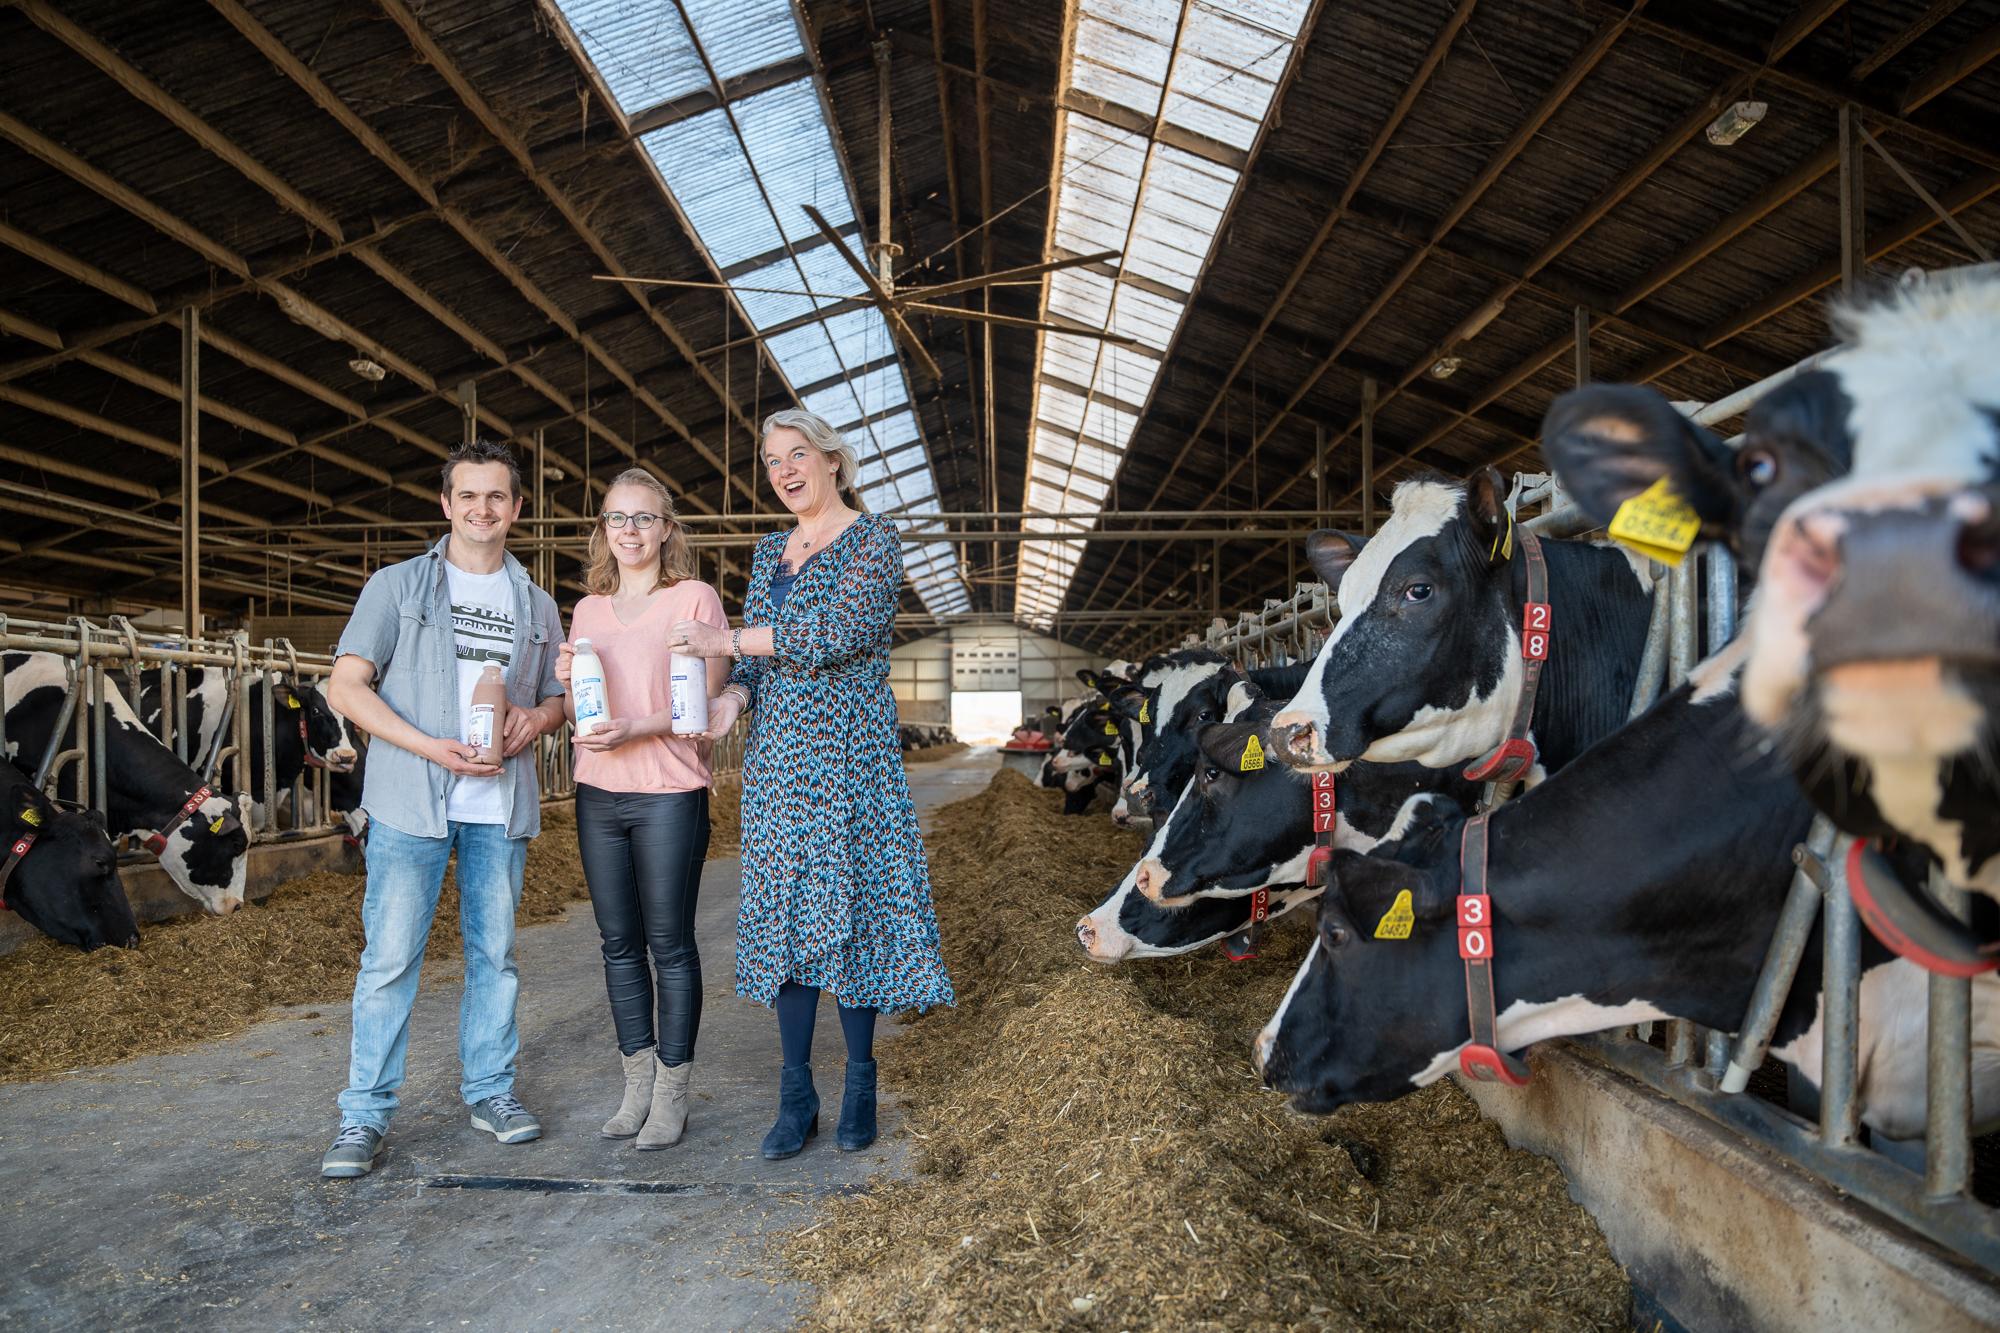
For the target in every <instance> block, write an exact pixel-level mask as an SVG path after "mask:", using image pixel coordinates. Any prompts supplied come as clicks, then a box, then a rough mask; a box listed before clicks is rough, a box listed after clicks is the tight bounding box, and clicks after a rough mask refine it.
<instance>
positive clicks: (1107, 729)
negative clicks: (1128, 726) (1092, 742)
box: [1104, 722, 1118, 736]
mask: <svg viewBox="0 0 2000 1333" xmlns="http://www.w3.org/2000/svg"><path fill="white" fill-rule="evenodd" d="M1104 734H1105V735H1107V736H1116V735H1117V734H1118V728H1116V727H1114V726H1112V725H1111V724H1110V723H1109V722H1106V723H1105V724H1104Z"/></svg>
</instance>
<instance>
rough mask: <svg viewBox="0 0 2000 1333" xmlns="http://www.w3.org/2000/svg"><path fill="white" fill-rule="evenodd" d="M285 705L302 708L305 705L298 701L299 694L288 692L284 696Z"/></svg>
mask: <svg viewBox="0 0 2000 1333" xmlns="http://www.w3.org/2000/svg"><path fill="white" fill-rule="evenodd" d="M285 707H287V708H304V707H305V705H304V704H302V703H300V702H299V696H298V695H296V694H288V695H286V696H285Z"/></svg>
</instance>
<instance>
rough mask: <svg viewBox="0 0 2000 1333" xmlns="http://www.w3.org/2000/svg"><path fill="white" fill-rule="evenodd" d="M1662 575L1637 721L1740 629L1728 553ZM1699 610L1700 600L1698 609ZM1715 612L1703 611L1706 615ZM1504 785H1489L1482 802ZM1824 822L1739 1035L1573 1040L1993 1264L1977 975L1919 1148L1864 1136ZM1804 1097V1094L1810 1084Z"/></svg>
mask: <svg viewBox="0 0 2000 1333" xmlns="http://www.w3.org/2000/svg"><path fill="white" fill-rule="evenodd" d="M1824 355H1825V354H1822V356H1821V357H1814V358H1812V359H1811V360H1810V361H1807V362H1802V363H1800V365H1799V366H1796V367H1793V368H1792V369H1791V370H1788V371H1785V372H1781V373H1780V374H1779V375H1776V376H1773V377H1772V378H1771V379H1769V380H1766V381H1763V382H1761V383H1759V384H1756V385H1752V386H1751V387H1750V388H1748V389H1745V390H1742V391H1740V392H1739V393H1737V394H1733V395H1731V396H1730V397H1729V398H1728V399H1724V400H1720V401H1718V402H1716V403H1713V404H1709V405H1700V404H1678V405H1677V406H1680V407H1681V409H1682V411H1683V412H1685V413H1686V414H1688V415H1690V416H1692V417H1693V418H1694V419H1695V420H1696V421H1699V422H1701V423H1702V424H1704V425H1714V424H1719V423H1721V422H1724V421H1727V420H1729V419H1731V418H1733V417H1735V416H1738V415H1740V414H1741V413H1742V412H1743V411H1745V410H1746V409H1747V408H1748V407H1749V406H1750V404H1751V403H1753V402H1755V401H1756V399H1757V398H1758V397H1760V396H1761V395H1762V394H1763V393H1765V392H1768V391H1769V390H1771V389H1773V388H1776V387H1777V385H1778V384H1780V383H1783V382H1784V381H1785V380H1787V379H1789V378H1791V377H1792V376H1793V375H1795V374H1797V373H1798V372H1799V371H1800V370H1802V369H1805V368H1808V367H1810V366H1811V365H1814V364H1818V363H1819V362H1820V360H1821V359H1822V358H1823V356H1824ZM1536 503H1542V504H1545V505H1546V506H1547V508H1546V511H1545V512H1544V513H1542V514H1540V515H1538V516H1536V517H1534V518H1530V519H1527V520H1524V521H1523V522H1522V526H1523V527H1525V528H1528V529H1531V530H1534V531H1536V532H1538V533H1539V534H1541V535H1543V536H1547V537H1571V536H1580V535H1584V534H1586V533H1588V532H1591V531H1593V530H1594V529H1593V525H1592V524H1591V523H1590V521H1589V520H1588V519H1587V518H1585V517H1584V516H1583V515H1582V514H1581V512H1580V511H1578V510H1577V509H1575V508H1574V507H1573V506H1569V505H1567V504H1566V503H1565V502H1564V501H1563V498H1562V495H1561V492H1560V490H1559V488H1557V486H1556V485H1555V483H1554V481H1553V479H1551V478H1547V477H1537V476H1523V477H1519V478H1517V479H1516V482H1515V485H1514V488H1513V495H1512V496H1511V497H1510V500H1509V505H1510V507H1517V506H1518V507H1519V508H1526V507H1528V506H1529V505H1532V504H1536ZM1654 568H1655V573H1656V574H1658V575H1660V576H1661V582H1660V585H1659V591H1660V593H1661V594H1663V595H1658V596H1656V597H1655V600H1654V604H1653V617H1652V621H1651V624H1650V627H1649V629H1648V632H1647V638H1646V647H1645V651H1644V654H1643V656H1642V658H1641V660H1640V668H1639V676H1638V681H1637V683H1636V686H1635V689H1634V694H1633V700H1632V705H1631V710H1630V716H1632V717H1636V716H1638V715H1639V714H1640V713H1642V712H1644V711H1645V710H1646V709H1648V708H1650V707H1651V706H1652V705H1653V704H1654V702H1656V701H1657V699H1658V698H1659V696H1660V694H1661V692H1662V690H1663V688H1669V689H1670V688H1672V687H1674V686H1677V685H1679V684H1680V683H1681V681H1683V680H1684V679H1685V678H1686V677H1687V675H1688V673H1689V671H1691V670H1692V669H1693V667H1694V666H1695V664H1696V663H1697V662H1698V661H1699V660H1700V659H1701V658H1702V656H1703V655H1704V654H1703V652H1702V647H1703V638H1704V635H1703V630H1704V619H1705V628H1706V636H1705V637H1706V641H1707V642H1706V649H1707V652H1708V653H1713V652H1715V651H1717V650H1718V649H1720V648H1721V647H1722V646H1723V645H1724V644H1726V643H1727V642H1729V640H1730V639H1731V638H1733V637H1734V636H1735V634H1736V630H1737V602H1738V589H1737V571H1736V566H1735V562H1734V560H1733V559H1732V558H1731V556H1730V554H1729V553H1728V552H1727V551H1726V550H1722V549H1720V548H1716V547H1712V546H1711V547H1707V548H1705V549H1702V550H1700V551H1698V552H1692V553H1690V554H1689V556H1688V557H1687V558H1686V559H1685V560H1684V561H1683V562H1682V563H1681V564H1680V566H1679V567H1677V568H1674V569H1671V570H1668V569H1666V568H1665V567H1664V566H1658V565H1656V566H1655V567H1654ZM1704 604H1705V605H1704ZM1704 610H1705V612H1706V615H1705V617H1704V614H1703V612H1704ZM1338 614H1339V608H1338V606H1337V605H1336V604H1334V603H1333V602H1332V600H1331V599H1330V598H1329V596H1328V593H1327V589H1326V588H1325V586H1324V585H1321V584H1303V583H1302V584H1299V585H1298V586H1297V588H1296V589H1295V590H1294V592H1293V594H1292V596H1290V597H1287V598H1282V599H1272V600H1270V601H1267V602H1265V603H1264V606H1263V608H1262V609H1261V610H1258V611H1251V612H1244V613H1242V614H1240V615H1239V616H1238V617H1237V618H1236V620H1235V621H1233V622H1231V621H1226V620H1222V619H1217V620H1215V621H1213V622H1211V625H1210V627H1209V630H1208V632H1207V633H1206V634H1203V635H1199V636H1197V635H1189V636H1188V637H1187V638H1186V639H1185V640H1183V642H1182V644H1181V645H1180V646H1182V647H1196V646H1206V647H1210V648H1214V649H1217V650H1219V651H1221V652H1223V653H1226V654H1228V655H1230V656H1231V657H1232V658H1233V659H1235V660H1236V661H1238V662H1239V663H1240V664H1241V665H1243V666H1246V667H1257V666H1273V665H1284V664H1286V663H1289V662H1295V661H1303V660H1309V659H1310V658H1311V657H1312V656H1313V655H1314V654H1315V653H1317V652H1318V650H1319V647H1320V645H1321V644H1322V643H1324V642H1325V639H1326V636H1327V635H1328V634H1329V633H1330V632H1331V630H1332V626H1333V621H1334V618H1335V617H1336V616H1337V615H1338ZM1509 794H1511V793H1509V792H1506V791H1494V790H1493V789H1492V786H1491V784H1489V787H1488V798H1489V800H1502V799H1505V798H1506V797H1507V796H1508V795H1509ZM1851 841H1852V840H1851V839H1850V838H1848V837H1846V836H1845V835H1839V836H1836V834H1835V831H1834V829H1833V827H1832V825H1831V824H1829V823H1828V822H1827V821H1826V820H1825V819H1823V818H1822V819H1818V820H1815V821H1814V823H1813V826H1812V830H1811V832H1810V833H1809V835H1808V837H1807V840H1806V842H1805V843H1804V844H1802V845H1801V846H1799V847H1797V848H1795V849H1794V850H1793V860H1794V862H1795V863H1796V864H1797V865H1798V866H1799V870H1798V873H1797V874H1796V875H1795V876H1794V877H1793V880H1792V883H1791V886H1790V888H1789V891H1788V895H1787V898H1786V902H1785V905H1784V908H1783V911H1782V913H1781V916H1780V919H1779V924H1778V927H1777V929H1776V931H1775V932H1774V934H1773V936H1772V939H1771V942H1770V945H1769V947H1768V951H1767V953H1766V957H1765V962H1764V965H1763V969H1762V971H1761V973H1760V975H1759V978H1758V981H1757V983H1756V986H1755V988H1754V990H1753V992H1752V996H1751V1000H1750V1004H1749V1009H1748V1012H1747V1013H1746V1014H1745V1015H1744V1018H1743V1021H1742V1023H1741V1025H1740V1028H1739V1030H1738V1031H1737V1032H1734V1033H1724V1032H1716V1031H1708V1030H1705V1029H1702V1028H1699V1027H1698V1026H1697V1025H1695V1024H1693V1023H1690V1022H1685V1021H1676V1022H1671V1023H1668V1024H1667V1025H1666V1031H1665V1033H1664V1034H1663V1035H1664V1043H1663V1047H1660V1046H1655V1045H1654V1044H1653V1043H1652V1040H1651V1037H1652V1032H1651V1027H1652V1025H1651V1024H1645V1025H1642V1026H1640V1027H1638V1028H1629V1027H1628V1028H1625V1029H1621V1030H1619V1031H1617V1032H1613V1033H1605V1034H1600V1035H1598V1036H1595V1037H1590V1038H1583V1039H1580V1044H1581V1045H1582V1046H1583V1047H1584V1048H1585V1049H1587V1050H1589V1051H1591V1052H1592V1053H1593V1054H1594V1055H1595V1056H1596V1057H1597V1058H1598V1059H1600V1060H1602V1061H1604V1062H1605V1063H1606V1064H1609V1065H1611V1066H1612V1067H1614V1068H1616V1069H1618V1070H1620V1071H1622V1072H1624V1073H1625V1074H1628V1075H1630V1076H1631V1077H1633V1078H1636V1079H1638V1080H1640V1081H1641V1082H1643V1083H1645V1084H1647V1085H1648V1086H1650V1087H1651V1088H1653V1089H1654V1090H1655V1091H1657V1092H1659V1093H1661V1094H1663V1095H1665V1096H1667V1097H1670V1098H1672V1099H1673V1100H1674V1101H1676V1102H1679V1103H1680V1104H1681V1105H1683V1106H1686V1107H1688V1108H1690V1109H1692V1110H1694V1111H1696V1112H1698V1113H1699V1114H1701V1115H1702V1116H1704V1117H1706V1118H1707V1119H1709V1120H1712V1121H1714V1122H1716V1123H1718V1124H1721V1125H1725V1126H1727V1127H1729V1128H1730V1129H1731V1130H1733V1131H1735V1132H1737V1133H1739V1134H1741V1135H1743V1136H1744V1137H1745V1138H1748V1139H1750V1140H1753V1141H1755V1142H1756V1143H1759V1144H1762V1145H1763V1146H1764V1147H1766V1148H1769V1149H1771V1150H1774V1151H1776V1152H1778V1153H1780V1154H1782V1155H1783V1156H1784V1157H1786V1158H1787V1159H1788V1160H1789V1161H1790V1162H1792V1163H1793V1164H1794V1165H1796V1166H1797V1167H1799V1168H1800V1169H1802V1170H1804V1171H1806V1172H1808V1173H1810V1174H1811V1175H1814V1176H1816V1177H1818V1178H1819V1179H1820V1180H1822V1181H1823V1182H1825V1183H1826V1184H1827V1185H1829V1186H1831V1187H1833V1188H1834V1189H1837V1190H1839V1191H1842V1192H1844V1193H1846V1194H1849V1195H1851V1196H1853V1197H1854V1198H1856V1199H1859V1200H1861V1201H1863V1202H1865V1203H1867V1204H1869V1205H1871V1206H1873V1207H1874V1208H1876V1209H1878V1210H1879V1211H1881V1212H1882V1213H1884V1214H1886V1215H1887V1216H1889V1217H1891V1218H1894V1219H1895V1220H1896V1221H1897V1222H1899V1223H1901V1224H1903V1225H1904V1226H1906V1227H1909V1228H1910V1229H1911V1230H1913V1231H1916V1232H1918V1233H1919V1234H1921V1235H1924V1236H1926V1237H1928V1238H1930V1239H1931V1240H1933V1241H1936V1242H1937V1243H1939V1244H1940V1245H1943V1246H1944V1247H1946V1248H1947V1249H1949V1250H1952V1251H1954V1252H1956V1253H1957V1254H1959V1255H1961V1256H1963V1257H1964V1258H1966V1259H1969V1260H1971V1261H1972V1262H1974V1263H1976V1264H1978V1265H1979V1266H1980V1267H1982V1268H1984V1269H1986V1270H1988V1271H1990V1272H2000V1211H1996V1210H1995V1209H1994V1208H1992V1207H1990V1206H1988V1205H1987V1204H1985V1203H1982V1202H1980V1201H1979V1200H1977V1199H1975V1198H1974V1197H1973V1195H1972V1146H1971V1145H1972V1128H1973V1120H1972V1116H1973V1107H1972V1084H1971V1068H1972V1031H1971V1006H1972V998H1971V995H1972V992H1971V987H1972V983H1971V982H1970V981H1967V980H1963V979H1955V978H1951V977H1945V976H1940V975H1937V974H1932V975H1931V976H1930V978H1929V982H1928V984H1929V988H1930V990H1929V1015H1928V1018H1929V1027H1928V1036H1927V1041H1928V1049H1927V1052H1926V1055H1927V1061H1926V1075H1927V1080H1926V1081H1927V1103H1926V1104H1927V1106H1928V1107H1929V1108H1930V1113H1929V1115H1928V1117H1927V1121H1926V1128H1925V1136H1924V1139H1923V1141H1922V1143H1921V1145H1919V1144H1917V1143H1916V1142H1915V1141H1912V1142H1910V1143H1907V1144H1895V1143H1890V1142H1887V1141H1882V1140H1873V1141H1871V1139H1870V1136H1869V1134H1868V1133H1867V1132H1866V1131H1865V1130H1864V1129H1863V1127H1862V1126H1861V1124H1860V1103H1859V1099H1858V1097H1857V1094H1856V1087H1855V1084H1856V1075H1857V1065H1858V1059H1859V1023H1860V986H1861V929H1862V927H1861V922H1860V918H1859V916H1858V915H1857V913H1856V911H1855V907H1854V903H1853V900H1852V898H1851V896H1850V894H1849V890H1848V883H1847V849H1848V847H1849V845H1850V844H1851ZM1930 890H1931V892H1932V894H1933V895H1934V896H1935V897H1936V898H1937V900H1938V901H1939V903H1940V904H1941V905H1943V906H1944V907H1945V908H1946V910H1948V911H1949V912H1951V913H1952V914H1953V915H1955V916H1957V917H1959V918H1960V919H1961V920H1963V919H1965V918H1966V917H1967V915H1968V908H1967V904H1966V898H1965V895H1964V894H1963V893H1962V892H1959V891H1958V890H1955V889H1953V888H1952V887H1951V886H1949V885H1947V884H1945V883H1944V882H1943V881H1942V880H1941V879H1940V878H1938V877H1937V876H1936V875H1933V876H1932V879H1931V884H1930ZM1816 922H1817V923H1819V924H1820V928H1821V930H1822V931H1823V936H1822V944H1823V959H1824V961H1823V965H1822V968H1823V970H1822V977H1821V986H1822V990H1821V994H1822V996H1823V997H1824V999H1823V1006H1824V1007H1823V1009H1822V1041H1823V1046H1822V1052H1821V1068H1822V1082H1821V1086H1820V1089H1819V1095H1818V1098H1817V1101H1818V1105H1817V1107H1816V1108H1815V1107H1812V1106H1811V1105H1809V1103H1810V1101H1811V1100H1812V1099H1811V1098H1810V1097H1809V1096H1808V1097H1802V1098H1799V1099H1798V1101H1799V1103H1800V1104H1799V1105H1798V1106H1796V1107H1793V1106H1779V1105H1776V1104H1774V1103H1773V1102H1770V1101H1768V1100H1765V1099H1763V1098H1761V1097H1757V1096H1745V1095H1743V1093H1744V1092H1745V1091H1746V1088H1747V1086H1748V1084H1749V1080H1750V1076H1751V1075H1752V1074H1753V1073H1755V1072H1756V1071H1757V1070H1759V1069H1760V1068H1762V1066H1763V1065H1764V1063H1765V1060H1766V1057H1767V1056H1768V1054H1769V1050H1770V1043H1771V1036H1772V1032H1773V1029H1774V1028H1775V1026H1776V1024H1777V1021H1778V1016H1779V1011H1780V1010H1781V1008H1782V1007H1783V1005H1784V1001H1785V997H1786V994H1787V993H1788V991H1789V990H1790V988H1791V986H1792V983H1793V980H1794V978H1795V977H1796V976H1797V973H1798V969H1799V964H1800V960H1801V957H1802V955H1803V954H1804V951H1805V947H1806V944H1807V941H1808V939H1809V933H1810V932H1811V930H1812V929H1813V927H1814V925H1815V923H1816ZM1807 1091H1808V1092H1809V1089H1807Z"/></svg>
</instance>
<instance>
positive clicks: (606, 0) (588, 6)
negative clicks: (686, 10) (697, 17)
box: [558, 0, 708, 116]
mask: <svg viewBox="0 0 2000 1333" xmlns="http://www.w3.org/2000/svg"><path fill="white" fill-rule="evenodd" d="M558 3H559V5H560V7H561V9H562V13H563V17H564V18H565V19H567V20H568V21H569V26H570V27H571V28H572V29H573V30H575V32H576V35H577V39H578V40H579V41H581V42H582V43H583V49H584V51H585V52H587V53H588V54H589V56H590V59H591V61H592V63H594V64H595V65H596V66H597V70H598V73H600V74H602V75H603V76H604V82H605V85H606V86H607V87H609V88H610V89H611V95H612V96H613V97H615V98H617V99H618V105H619V107H620V108H621V109H622V110H624V112H625V113H626V114H627V115H628V116H629V115H631V114H632V113H634V112H637V111H643V110H644V109H646V108H647V107H650V106H657V105H658V104H659V103H661V102H669V101H672V100H673V99H674V98H676V97H685V96H686V95H687V94H689V93H691V92H694V91H696V90H698V89H701V88H706V87H707V86H708V71H707V70H705V69H703V68H702V65H701V59H700V57H699V56H698V55H696V53H695V50H694V45H693V43H691V42H689V41H688V37H687V27H686V25H684V24H683V23H682V22H681V16H680V12H679V11H678V10H676V9H675V8H674V7H673V6H672V5H670V4H660V3H657V0H558Z"/></svg>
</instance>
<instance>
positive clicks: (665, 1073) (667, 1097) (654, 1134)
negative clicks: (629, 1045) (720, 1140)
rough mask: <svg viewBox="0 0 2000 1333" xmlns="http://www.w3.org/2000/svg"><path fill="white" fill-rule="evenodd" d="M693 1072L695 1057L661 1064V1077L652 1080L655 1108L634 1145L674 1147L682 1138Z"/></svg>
mask: <svg viewBox="0 0 2000 1333" xmlns="http://www.w3.org/2000/svg"><path fill="white" fill-rule="evenodd" d="M693 1072H694V1061H692V1060H690V1061H688V1062H687V1063H686V1064H683V1065H661V1066H660V1074H659V1078H658V1079H656V1080H655V1081H654V1083H653V1109H652V1112H651V1113H650V1114H648V1115H647V1117H646V1127H645V1128H644V1129H642V1130H640V1131H639V1142H638V1143H637V1144H636V1145H635V1146H636V1147H637V1148H638V1149H639V1150H640V1151H641V1152H650V1151H651V1150H652V1149H654V1148H671V1147H673V1146H674V1145H675V1144H676V1143H679V1142H680V1141H681V1135H682V1134H683V1133H685V1132H686V1131H687V1122H688V1075H690V1074H692V1073H693Z"/></svg>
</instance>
